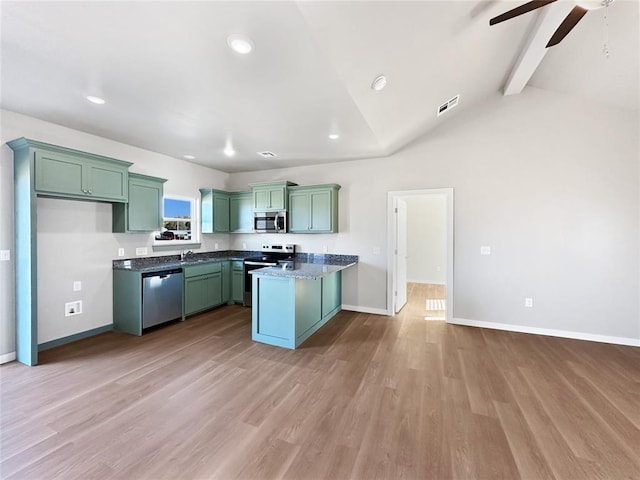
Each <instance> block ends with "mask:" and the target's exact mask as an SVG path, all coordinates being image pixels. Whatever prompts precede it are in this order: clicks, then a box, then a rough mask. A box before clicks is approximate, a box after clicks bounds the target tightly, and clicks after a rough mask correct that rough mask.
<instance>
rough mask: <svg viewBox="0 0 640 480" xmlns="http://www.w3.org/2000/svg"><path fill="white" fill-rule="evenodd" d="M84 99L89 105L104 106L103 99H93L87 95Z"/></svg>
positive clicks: (93, 97)
mask: <svg viewBox="0 0 640 480" xmlns="http://www.w3.org/2000/svg"><path fill="white" fill-rule="evenodd" d="M86 99H87V100H89V101H90V102H91V103H95V104H96V105H103V104H104V99H102V98H100V97H95V96H93V95H87V96H86Z"/></svg>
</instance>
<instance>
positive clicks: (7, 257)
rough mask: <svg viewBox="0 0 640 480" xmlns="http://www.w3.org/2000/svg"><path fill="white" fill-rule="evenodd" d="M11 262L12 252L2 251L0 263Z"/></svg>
mask: <svg viewBox="0 0 640 480" xmlns="http://www.w3.org/2000/svg"><path fill="white" fill-rule="evenodd" d="M9 260H11V250H0V262H8V261H9Z"/></svg>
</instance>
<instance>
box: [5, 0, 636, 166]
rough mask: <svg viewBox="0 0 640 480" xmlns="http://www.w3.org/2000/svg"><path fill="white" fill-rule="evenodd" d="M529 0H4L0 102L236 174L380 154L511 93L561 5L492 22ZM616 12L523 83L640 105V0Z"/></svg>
mask: <svg viewBox="0 0 640 480" xmlns="http://www.w3.org/2000/svg"><path fill="white" fill-rule="evenodd" d="M560 1H565V0H560ZM521 3H524V2H512V1H494V0H485V1H408V2H399V1H354V2H349V1H344V2H330V1H300V2H293V1H284V2H283V1H259V2H238V1H229V2H220V1H215V2H214V1H210V2H206V1H205V2H188V1H176V2H136V1H132V2H127V1H122V2H93V1H84V2H55V1H52V2H40V1H38V2H30V1H19V2H12V1H2V2H1V3H0V8H1V17H2V50H1V57H2V60H1V62H2V63H1V67H2V71H1V75H2V76H1V80H2V86H1V87H2V89H1V92H0V93H1V96H0V106H1V107H2V108H5V109H7V110H12V111H15V112H19V113H23V114H26V115H30V116H32V117H36V118H40V119H43V120H47V121H50V122H53V123H57V124H60V125H64V126H68V127H71V128H74V129H78V130H81V131H85V132H89V133H93V134H96V135H100V136H103V137H106V138H110V139H113V140H117V141H120V142H124V143H127V144H131V145H135V146H139V147H142V148H145V149H148V150H151V151H156V152H160V153H163V154H166V155H169V156H172V157H175V158H183V156H184V155H192V156H194V157H195V159H193V160H191V161H194V162H196V163H200V164H202V165H207V166H210V167H213V168H217V169H220V170H223V171H227V172H237V171H247V170H261V169H268V168H275V167H284V166H294V165H303V164H318V163H324V162H334V161H339V160H347V159H354V158H370V157H377V156H384V155H388V154H390V153H393V152H395V151H397V150H399V149H401V148H403V147H404V146H405V145H407V144H408V143H409V142H411V141H412V140H414V139H416V138H417V137H420V136H422V135H424V134H426V133H428V132H429V131H430V130H431V129H434V128H436V127H437V126H438V125H439V124H441V123H442V122H446V121H450V120H451V118H453V117H455V116H456V115H459V114H460V113H461V112H463V111H464V110H465V109H470V108H473V106H474V104H477V103H478V102H481V101H484V100H486V99H487V98H490V97H492V96H494V95H496V93H497V92H501V91H502V90H503V87H504V85H505V82H506V80H507V79H508V78H509V76H510V74H511V72H512V71H513V69H514V66H515V65H516V64H517V63H518V59H519V57H520V55H521V54H522V52H523V51H524V50H525V49H526V48H529V43H530V37H531V35H532V33H533V32H534V30H535V28H536V22H538V23H539V21H540V16H541V15H543V14H544V10H545V9H548V8H550V6H547V7H544V8H541V9H539V10H537V11H535V12H530V13H528V14H526V15H522V16H520V17H517V18H514V19H512V20H509V21H507V22H504V23H501V24H498V25H494V26H492V27H490V26H489V18H491V17H493V16H496V15H498V14H500V13H502V12H504V11H506V10H509V9H510V8H513V7H514V6H516V5H519V4H521ZM554 8H555V7H554ZM604 13H605V9H600V10H593V11H589V12H588V14H587V15H586V16H585V17H584V18H583V19H582V20H581V22H580V23H579V24H578V25H577V26H576V27H575V29H574V30H573V31H572V32H571V33H570V34H569V35H568V36H567V38H565V39H564V40H563V41H562V42H561V43H560V44H559V45H557V46H555V47H552V48H550V49H548V51H547V52H546V55H545V56H544V58H542V60H541V62H540V63H539V64H537V65H536V68H535V69H534V73H533V76H532V77H531V78H530V79H529V80H528V82H527V84H528V85H531V86H534V87H538V88H543V89H547V90H551V91H556V92H562V93H565V94H568V95H575V96H578V97H584V98H588V99H590V100H592V101H596V102H601V103H604V104H607V105H609V106H612V107H614V108H622V109H629V110H634V111H638V105H639V98H638V90H639V78H638V70H639V64H638V58H639V56H640V55H639V51H638V44H639V39H640V36H639V10H638V2H637V1H635V0H617V1H616V2H615V3H613V4H612V5H611V6H610V7H609V8H607V9H606V23H607V25H608V29H605V16H604ZM606 32H608V44H609V50H610V55H609V57H608V58H607V57H606V56H605V55H604V54H603V53H602V49H603V44H604V41H605V33H606ZM234 33H239V34H244V35H247V36H248V37H250V38H251V40H252V41H253V43H254V46H255V48H254V50H253V51H252V52H251V53H250V54H247V55H240V54H238V53H236V52H234V51H232V50H231V49H230V48H229V47H228V46H227V37H228V36H229V35H230V34H234ZM381 74H383V75H385V76H386V77H387V81H388V82H387V86H386V88H385V89H384V90H382V91H374V90H373V89H372V88H371V83H372V81H373V79H374V78H375V77H377V76H378V75H381ZM458 94H459V95H460V102H459V104H458V106H457V107H455V109H452V110H451V111H450V112H447V113H446V114H445V115H442V116H440V117H437V116H436V111H437V108H438V106H439V105H441V104H442V103H444V102H446V101H447V100H449V99H451V98H452V97H454V96H455V95H458ZM87 95H96V96H99V97H102V98H104V99H105V101H106V103H105V104H104V105H95V104H92V103H89V102H88V101H87V100H86V98H85V97H86V96H87ZM331 133H335V134H339V136H340V137H339V138H338V139H333V140H332V139H329V138H328V135H329V134H331ZM225 147H232V148H233V150H234V151H235V153H234V154H233V156H228V155H225V153H224V149H225ZM262 151H271V152H274V153H276V154H277V156H276V157H273V158H270V159H265V158H262V157H261V156H259V155H258V154H257V152H262Z"/></svg>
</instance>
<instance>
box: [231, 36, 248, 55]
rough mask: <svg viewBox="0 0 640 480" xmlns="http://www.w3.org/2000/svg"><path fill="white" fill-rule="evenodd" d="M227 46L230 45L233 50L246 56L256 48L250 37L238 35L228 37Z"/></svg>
mask: <svg viewBox="0 0 640 480" xmlns="http://www.w3.org/2000/svg"><path fill="white" fill-rule="evenodd" d="M227 45H229V48H231V50H233V51H234V52H236V53H240V54H242V55H246V54H247V53H249V52H250V51H251V50H253V47H254V45H253V42H252V41H251V39H250V38H249V37H247V36H245V35H240V34H237V33H234V34H232V35H229V36H228V37H227Z"/></svg>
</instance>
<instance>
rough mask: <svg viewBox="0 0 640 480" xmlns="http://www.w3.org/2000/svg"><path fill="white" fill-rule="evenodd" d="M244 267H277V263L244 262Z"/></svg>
mask: <svg viewBox="0 0 640 480" xmlns="http://www.w3.org/2000/svg"><path fill="white" fill-rule="evenodd" d="M244 264H245V265H257V266H260V267H277V266H278V264H277V263H264V262H247V261H245V262H244Z"/></svg>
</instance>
